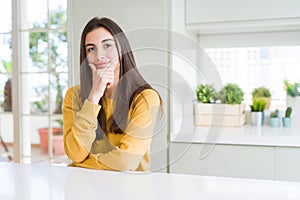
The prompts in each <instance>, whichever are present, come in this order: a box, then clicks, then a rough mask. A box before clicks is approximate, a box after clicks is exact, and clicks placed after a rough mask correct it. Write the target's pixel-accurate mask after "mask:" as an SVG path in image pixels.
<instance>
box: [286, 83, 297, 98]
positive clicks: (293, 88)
mask: <svg viewBox="0 0 300 200" xmlns="http://www.w3.org/2000/svg"><path fill="white" fill-rule="evenodd" d="M284 85H285V91H286V94H287V95H288V96H291V97H297V96H300V83H298V82H295V83H290V82H289V81H288V80H284Z"/></svg>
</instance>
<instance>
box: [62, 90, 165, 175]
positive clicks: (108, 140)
mask: <svg viewBox="0 0 300 200" xmlns="http://www.w3.org/2000/svg"><path fill="white" fill-rule="evenodd" d="M79 91H80V89H79V86H74V87H71V88H70V89H68V91H67V93H66V96H65V98H64V103H63V119H64V148H65V151H66V153H67V155H68V157H69V158H70V159H71V160H72V161H73V163H72V164H70V166H77V167H85V168H93V169H103V170H116V171H131V170H136V171H149V170H150V155H149V154H150V145H151V141H152V134H153V133H152V132H153V127H154V124H155V121H156V115H157V113H158V108H159V106H160V99H159V96H158V94H157V93H156V92H155V91H154V90H152V89H146V90H144V91H142V92H141V93H140V94H139V95H138V96H137V97H136V98H135V99H134V103H135V107H134V109H133V108H132V107H131V108H130V109H129V113H128V124H127V127H126V129H125V131H124V133H123V134H114V133H107V134H106V135H105V136H104V139H101V140H95V138H96V129H97V124H98V121H97V115H98V113H99V111H100V109H105V110H106V117H107V118H106V120H108V119H109V117H110V116H111V115H112V110H113V105H114V101H113V100H112V99H109V98H104V101H103V105H102V107H101V106H100V105H98V104H93V103H91V102H90V101H88V100H85V101H84V103H83V104H82V103H81V100H80V97H79Z"/></svg>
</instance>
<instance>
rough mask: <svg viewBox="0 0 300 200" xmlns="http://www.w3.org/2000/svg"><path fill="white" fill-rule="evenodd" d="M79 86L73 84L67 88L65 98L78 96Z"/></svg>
mask: <svg viewBox="0 0 300 200" xmlns="http://www.w3.org/2000/svg"><path fill="white" fill-rule="evenodd" d="M79 94H80V86H79V85H74V86H71V87H70V88H68V90H67V92H66V95H65V98H69V99H73V98H79V97H80V95H79Z"/></svg>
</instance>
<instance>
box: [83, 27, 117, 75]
mask: <svg viewBox="0 0 300 200" xmlns="http://www.w3.org/2000/svg"><path fill="white" fill-rule="evenodd" d="M85 52H86V55H87V59H88V62H89V63H92V64H94V65H95V66H96V68H97V69H101V68H111V69H112V70H113V71H114V72H115V74H116V73H118V72H119V66H120V61H119V54H118V50H117V47H116V41H115V40H114V38H113V36H112V35H111V33H110V32H109V31H108V30H106V29H105V28H103V27H99V28H97V29H94V30H93V31H91V32H89V33H88V34H87V35H86V38H85Z"/></svg>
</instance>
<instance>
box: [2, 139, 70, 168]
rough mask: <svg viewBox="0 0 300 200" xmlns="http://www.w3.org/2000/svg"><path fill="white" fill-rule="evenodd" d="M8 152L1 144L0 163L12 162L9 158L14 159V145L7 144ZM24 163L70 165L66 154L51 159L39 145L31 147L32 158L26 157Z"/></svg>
mask: <svg viewBox="0 0 300 200" xmlns="http://www.w3.org/2000/svg"><path fill="white" fill-rule="evenodd" d="M6 146H7V148H8V151H9V152H6V151H5V148H4V147H3V145H2V144H1V143H0V162H10V160H9V156H11V157H13V154H14V153H13V144H6ZM23 160H24V162H27V163H38V164H46V165H67V164H68V163H70V161H69V159H68V157H67V156H66V154H64V155H59V156H53V157H52V158H50V157H49V156H48V155H47V152H44V151H43V150H42V149H41V148H40V146H39V145H32V146H31V156H24V157H23Z"/></svg>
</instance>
